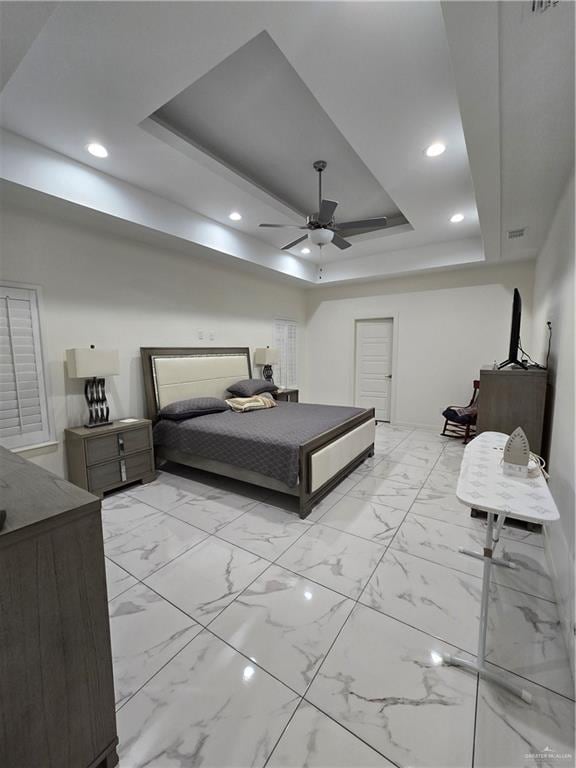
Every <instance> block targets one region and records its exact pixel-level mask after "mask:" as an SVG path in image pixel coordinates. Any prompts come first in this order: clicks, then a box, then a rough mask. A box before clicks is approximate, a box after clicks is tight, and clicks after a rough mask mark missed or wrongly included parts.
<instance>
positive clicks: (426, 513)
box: [410, 480, 544, 547]
mask: <svg viewBox="0 0 576 768" xmlns="http://www.w3.org/2000/svg"><path fill="white" fill-rule="evenodd" d="M454 486H456V480H455V481H454ZM410 513H411V514H415V515H421V516H422V517H431V518H433V519H434V520H443V521H444V522H446V523H451V524H452V525H459V526H462V527H464V528H473V529H475V530H479V531H484V529H485V527H486V522H485V519H482V518H479V517H472V516H471V514H470V510H469V509H468V508H467V507H465V506H464V505H463V504H460V506H459V507H458V508H456V507H453V506H452V507H451V506H444V505H443V504H442V501H441V500H440V501H438V500H436V499H423V498H421V497H420V496H417V497H416V501H415V502H414V504H412V506H411V507H410ZM501 537H502V538H503V539H513V540H514V541H523V542H524V543H525V544H532V546H534V547H543V546H544V536H543V535H542V533H534V532H532V531H528V530H527V529H526V528H523V527H521V526H515V525H513V524H511V523H506V524H505V525H504V527H503V528H502V533H501Z"/></svg>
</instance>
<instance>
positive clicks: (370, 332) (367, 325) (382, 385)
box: [356, 318, 394, 421]
mask: <svg viewBox="0 0 576 768" xmlns="http://www.w3.org/2000/svg"><path fill="white" fill-rule="evenodd" d="M393 323H394V321H393V320H392V319H391V318H386V319H383V320H357V321H356V405H358V406H360V407H361V408H374V409H375V410H376V419H377V420H378V421H390V395H391V391H392V331H393Z"/></svg>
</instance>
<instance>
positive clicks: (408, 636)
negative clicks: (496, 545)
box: [102, 424, 574, 768]
mask: <svg viewBox="0 0 576 768" xmlns="http://www.w3.org/2000/svg"><path fill="white" fill-rule="evenodd" d="M375 449H376V454H375V456H374V457H373V458H371V459H369V460H368V461H366V462H365V463H364V465H363V466H362V467H360V468H359V469H358V470H357V471H356V472H354V473H353V474H352V475H351V476H349V477H348V478H347V479H346V481H345V482H344V483H342V484H341V485H340V486H339V487H337V488H336V489H335V491H333V492H332V493H331V494H329V496H328V497H327V498H326V499H325V500H324V501H323V502H321V503H320V504H319V505H318V506H317V507H316V508H315V509H314V510H313V511H312V513H311V515H310V516H309V517H308V518H307V519H306V520H304V521H302V520H300V519H299V517H298V515H297V514H296V508H295V503H294V500H293V499H290V498H289V497H286V496H282V495H280V494H277V493H272V492H268V491H265V490H263V489H260V488H255V487H253V486H249V485H246V484H243V483H240V482H236V481H232V480H227V479H224V478H217V477H215V476H213V475H208V474H206V473H202V472H196V471H193V470H187V469H186V468H183V467H176V466H169V465H167V466H166V467H165V468H164V470H163V471H162V472H160V473H159V477H158V479H157V480H156V481H155V482H154V483H150V484H148V485H146V486H134V487H131V488H129V489H127V490H125V491H124V492H123V493H118V494H114V495H110V496H108V497H107V498H106V499H105V500H104V502H103V515H102V517H103V529H104V544H105V552H106V558H107V559H106V574H107V582H108V591H109V599H110V625H111V637H112V652H113V662H114V677H115V688H116V702H117V719H118V731H119V739H120V746H119V753H120V767H121V768H192V767H194V766H202V767H203V768H243V767H244V766H268V768H280V767H283V768H304V766H306V768H367V767H369V766H370V767H371V766H383V767H386V766H387V767H390V766H397V767H398V768H418V767H419V766H426V767H428V766H430V768H432V767H437V768H444V767H446V768H447V767H448V766H454V768H468V767H470V768H472V767H473V766H474V768H477V767H478V768H509V767H510V768H516V767H518V768H520V767H522V768H524V767H528V766H530V767H532V766H534V767H538V768H542V767H543V766H555V768H557V767H558V766H561V765H573V763H574V700H573V699H574V688H573V683H572V678H571V671H570V668H569V663H568V659H567V655H566V653H565V650H564V647H563V645H562V641H561V636H560V632H559V625H558V614H557V609H556V604H555V602H554V596H553V592H552V588H551V582H550V578H549V575H548V570H547V565H546V560H545V557H544V550H543V541H542V536H541V535H540V534H535V533H529V532H527V531H525V530H521V529H517V528H513V527H506V528H505V529H504V531H503V538H502V542H501V543H502V545H503V547H504V549H506V550H507V551H508V552H509V554H510V556H511V557H513V558H514V557H515V558H516V559H517V560H518V561H519V562H520V563H521V564H522V565H523V566H524V567H523V568H522V569H519V570H518V571H516V572H514V573H513V574H501V573H499V572H497V573H496V574H495V578H494V579H493V584H492V587H491V605H490V628H489V637H488V657H489V659H490V663H491V665H492V666H493V669H495V670H497V671H498V673H499V674H501V675H503V676H509V677H510V678H513V679H514V680H515V682H517V683H518V684H520V685H522V686H523V687H526V688H528V689H529V690H530V691H531V692H532V694H533V695H534V703H533V705H532V706H528V705H526V704H524V703H523V702H521V701H520V700H517V699H515V698H514V697H513V696H511V695H509V694H508V693H507V692H505V691H504V690H503V689H501V688H499V687H497V686H494V685H492V684H490V683H487V682H485V681H478V679H477V676H476V675H473V674H471V673H469V672H467V671H464V670H461V669H456V668H453V667H446V666H443V665H442V664H440V663H439V660H440V654H441V653H442V652H444V651H449V652H451V653H460V654H464V655H467V654H468V655H469V654H473V653H474V652H475V650H476V639H477V627H478V616H479V599H480V592H481V579H480V574H481V564H480V563H478V562H477V561H474V560H472V559H470V558H465V556H463V555H461V554H460V553H459V552H458V547H459V546H469V547H478V546H479V544H480V542H481V541H482V537H483V531H484V523H483V522H482V521H480V520H476V519H473V518H471V517H470V515H469V513H468V511H467V510H466V509H465V508H464V507H463V506H462V505H461V504H460V503H459V502H458V501H457V499H456V497H455V487H456V481H457V477H458V467H459V462H460V460H461V456H462V451H463V446H462V444H461V443H460V442H459V441H454V440H449V439H447V438H442V437H440V436H439V435H437V434H435V433H433V432H431V431H427V430H423V429H416V430H411V429H409V428H406V427H392V426H389V425H384V424H380V425H378V428H377V435H376V443H375ZM494 570H496V569H494Z"/></svg>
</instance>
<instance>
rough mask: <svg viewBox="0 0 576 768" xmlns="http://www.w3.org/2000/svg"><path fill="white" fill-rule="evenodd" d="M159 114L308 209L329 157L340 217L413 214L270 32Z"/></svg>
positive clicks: (327, 185)
mask: <svg viewBox="0 0 576 768" xmlns="http://www.w3.org/2000/svg"><path fill="white" fill-rule="evenodd" d="M152 118H153V119H154V120H156V121H157V122H159V123H160V124H161V125H163V126H164V127H165V128H167V129H169V130H170V131H172V132H173V133H175V134H177V135H178V136H180V137H182V138H184V139H185V140H187V141H189V142H191V143H192V144H193V145H195V146H196V147H198V148H199V149H201V150H202V151H204V152H207V153H208V154H209V155H210V156H211V157H213V158H214V159H216V160H218V161H219V162H221V163H223V164H224V165H226V166H227V167H228V168H229V169H231V170H233V171H235V172H236V173H239V174H240V175H241V176H243V177H244V178H245V179H247V180H249V181H250V182H251V183H253V184H255V185H256V186H258V187H259V188H260V189H262V190H264V191H265V192H267V193H268V194H269V195H271V196H272V197H275V198H277V199H278V200H280V201H281V202H282V203H284V204H285V205H286V206H287V207H289V208H292V209H293V210H294V211H295V212H297V213H299V214H300V215H301V216H306V215H308V214H311V213H313V212H315V211H317V209H318V192H317V181H318V180H317V174H316V172H315V171H314V170H313V167H312V166H313V163H314V161H315V160H320V159H321V160H325V161H327V163H328V167H327V170H326V172H325V173H324V175H323V184H324V186H323V191H324V196H325V197H327V198H329V199H332V200H337V201H339V203H340V205H339V208H338V217H339V219H340V220H341V221H347V220H351V219H361V218H368V217H374V216H387V217H389V220H390V226H399V225H405V224H406V223H407V221H406V218H405V217H404V216H403V214H402V212H401V211H400V210H399V208H398V206H397V205H396V204H395V203H394V201H393V200H392V199H391V197H390V196H389V195H388V194H387V192H386V191H385V190H384V188H383V187H382V185H381V184H380V182H379V181H378V180H377V179H376V178H375V177H374V175H373V174H372V172H371V171H370V169H369V168H368V167H367V166H366V164H365V163H364V162H363V161H362V160H361V159H360V157H359V156H358V154H357V153H356V152H355V151H354V149H353V148H352V146H351V145H350V143H349V142H348V141H347V140H346V138H345V137H344V136H343V135H342V133H341V131H339V130H338V128H337V127H336V125H335V124H334V122H333V121H332V120H331V119H330V117H329V116H328V115H327V114H326V112H325V111H324V109H322V107H321V105H320V104H319V102H318V100H317V99H316V98H315V96H314V94H313V93H312V92H311V91H310V89H309V88H308V87H307V86H306V84H305V83H304V81H303V80H302V78H301V77H300V76H299V75H298V73H297V72H296V70H295V69H294V67H293V66H292V65H291V64H290V62H289V61H288V59H287V58H286V57H285V56H284V54H283V53H282V51H281V50H280V48H279V47H278V46H277V45H276V43H275V42H274V40H273V39H272V38H271V36H270V35H269V34H268V32H266V31H263V32H261V33H260V34H259V35H257V36H256V37H254V38H253V39H252V40H250V41H249V42H247V43H245V44H244V45H243V46H242V47H241V48H239V49H238V50H237V51H235V52H234V53H232V54H231V55H230V56H228V57H227V58H226V59H224V61H222V62H221V63H220V64H218V65H217V66H216V67H214V68H213V69H211V70H210V71H209V72H208V73H207V74H205V75H204V76H203V77H201V78H200V79H199V80H197V81H196V82H194V83H193V84H192V85H190V86H189V87H188V88H185V89H184V90H183V91H181V92H180V93H179V94H178V95H177V96H175V97H174V98H172V99H171V100H170V101H169V102H167V103H166V104H165V105H164V106H162V107H161V108H160V109H158V110H156V111H155V112H154V114H153V115H152Z"/></svg>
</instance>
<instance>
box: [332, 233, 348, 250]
mask: <svg viewBox="0 0 576 768" xmlns="http://www.w3.org/2000/svg"><path fill="white" fill-rule="evenodd" d="M332 244H333V245H335V246H336V247H337V248H340V250H341V251H343V250H345V249H346V248H350V246H351V245H352V243H349V242H348V241H347V240H344V238H343V237H340V235H338V234H336V232H334V237H333V238H332Z"/></svg>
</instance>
